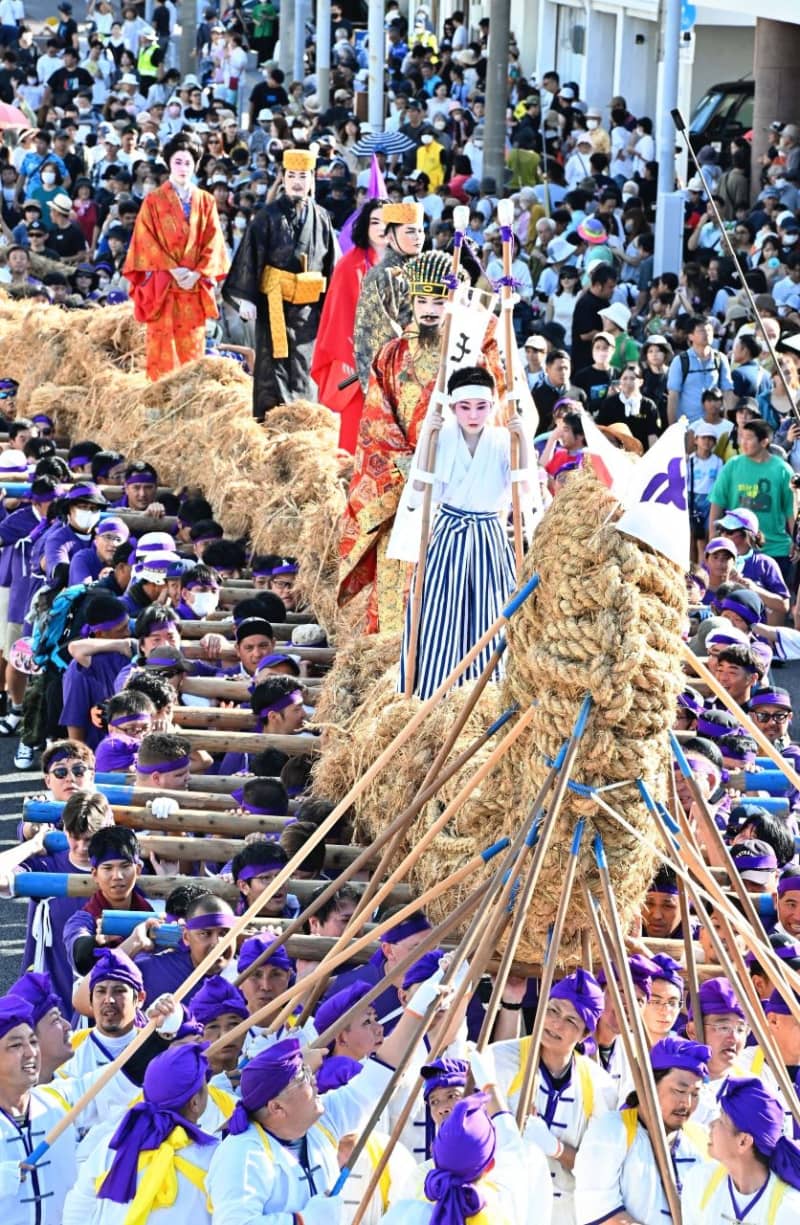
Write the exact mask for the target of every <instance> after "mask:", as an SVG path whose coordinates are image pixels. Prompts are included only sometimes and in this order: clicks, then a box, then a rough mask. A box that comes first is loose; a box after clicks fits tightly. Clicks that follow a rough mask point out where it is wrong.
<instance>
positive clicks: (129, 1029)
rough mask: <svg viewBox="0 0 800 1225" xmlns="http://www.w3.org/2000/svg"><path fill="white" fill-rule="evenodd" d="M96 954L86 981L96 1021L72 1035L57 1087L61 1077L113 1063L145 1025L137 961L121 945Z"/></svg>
mask: <svg viewBox="0 0 800 1225" xmlns="http://www.w3.org/2000/svg"><path fill="white" fill-rule="evenodd" d="M94 957H95V960H94V965H93V966H92V969H91V971H90V972H89V976H88V984H87V985H88V1001H89V1005H90V1008H91V1014H90V1015H91V1017H92V1020H93V1024H92V1027H91V1029H78V1030H76V1031H75V1033H74V1034H73V1035H72V1041H71V1045H72V1056H71V1058H70V1059H68V1060H67V1062H66V1063H64V1064H62V1065H61V1066H60V1067H59V1068H58V1071H57V1073H56V1087H57V1085H58V1079H59V1078H64V1079H69V1078H72V1077H77V1076H84V1075H85V1074H86V1073H87V1072H92V1071H94V1070H95V1069H97V1068H102V1067H105V1066H106V1064H109V1063H111V1061H112V1060H113V1059H116V1057H117V1055H119V1054H120V1052H121V1051H123V1050H125V1048H126V1047H127V1046H129V1045H130V1043H131V1042H132V1041H133V1040H134V1038H135V1037H136V1033H137V1030H138V1029H140V1028H141V1027H142V1025H144V1017H143V1016H142V1013H141V1011H140V1009H141V1006H142V1004H143V1003H144V999H145V994H144V984H143V982H142V975H141V972H140V970H139V968H138V966H137V965H136V963H135V962H134V961H133V960H132V959H131V958H130V957H129V956H128V955H127V953H125V952H123V950H122V948H121V947H120V948H116V949H111V948H99V949H96V950H95V954H94Z"/></svg>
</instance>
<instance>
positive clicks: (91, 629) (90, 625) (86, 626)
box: [81, 613, 128, 638]
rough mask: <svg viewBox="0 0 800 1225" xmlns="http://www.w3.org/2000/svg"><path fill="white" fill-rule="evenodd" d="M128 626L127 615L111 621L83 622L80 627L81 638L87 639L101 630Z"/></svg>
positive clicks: (124, 614)
mask: <svg viewBox="0 0 800 1225" xmlns="http://www.w3.org/2000/svg"><path fill="white" fill-rule="evenodd" d="M127 624H128V614H127V613H123V614H122V615H121V616H119V617H115V618H114V620H113V621H84V623H83V625H82V626H81V638H88V637H89V635H90V634H97V633H99V632H101V631H102V630H116V629H119V627H120V626H121V625H127Z"/></svg>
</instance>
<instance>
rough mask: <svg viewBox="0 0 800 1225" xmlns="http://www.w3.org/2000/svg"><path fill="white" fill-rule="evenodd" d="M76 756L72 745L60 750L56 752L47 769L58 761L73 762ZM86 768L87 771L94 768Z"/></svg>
mask: <svg viewBox="0 0 800 1225" xmlns="http://www.w3.org/2000/svg"><path fill="white" fill-rule="evenodd" d="M74 756H75V749H74V748H73V747H72V745H70V746H69V747H68V748H65V749H58V751H57V752H55V753H54V754H53V756H52V757H51V758H50V765H49V766H48V767H47V768H48V770H49V769H50V767H51V766H54V765H55V764H56V762H57V761H71V760H72V758H73V757H74ZM86 768H87V770H90V769H93V767H92V766H87V767H86Z"/></svg>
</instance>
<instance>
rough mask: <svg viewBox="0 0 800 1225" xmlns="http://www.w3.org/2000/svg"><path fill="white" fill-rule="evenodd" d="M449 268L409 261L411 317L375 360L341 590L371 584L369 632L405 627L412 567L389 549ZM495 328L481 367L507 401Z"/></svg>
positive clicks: (436, 254)
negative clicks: (395, 558) (404, 327)
mask: <svg viewBox="0 0 800 1225" xmlns="http://www.w3.org/2000/svg"><path fill="white" fill-rule="evenodd" d="M451 267H452V261H451V258H450V256H449V255H446V254H445V253H444V252H443V251H428V252H425V253H424V254H422V255H418V256H416V257H415V258H414V259H411V260H409V261H408V262H407V263H406V265H405V268H404V276H405V277H406V278H407V281H408V285H409V290H410V294H411V307H412V312H413V320H412V322H411V323H410V324H409V326H408V327H407V328H406V329H405V331H404V332H403V335H402V336H399V337H398V338H397V339H396V340H390V341H388V342H387V343H386V344H385V345H383V347H382V348H381V349H380V350H379V351H378V354H377V355H376V357H375V360H374V362H373V363H372V371H371V373H370V379H369V387H368V389H367V398H366V401H365V404H364V411H363V413H362V416H361V425H360V428H359V435H358V446H357V448H356V459H355V471H354V473H353V478H352V480H351V482H350V488H349V490H348V494H347V506H346V508H345V512H344V515H343V517H342V523H341V535H340V539H339V592H338V602H339V604H340V606H341V605H344V604H347V603H348V601H350V600H352V599H353V597H354V596H356V595H357V594H358V593H359V592H360V591H363V590H364V589H365V588H366V587H370V599H369V605H368V608H367V625H366V632H367V633H368V634H374V633H378V632H379V631H380V632H381V633H383V632H391V631H400V630H401V629H402V627H403V619H404V614H405V601H406V596H407V590H408V582H409V580H410V577H411V569H412V567H411V566H410V565H408V564H406V563H405V562H401V561H396V560H394V559H392V558H389V557H387V556H386V549H387V546H388V543H389V534H390V532H391V528H392V523H393V522H394V516H395V513H396V511H397V508H398V506H399V504H400V495H401V493H402V492H403V486H404V484H405V482H406V479H407V476H408V472H409V469H410V467H411V461H412V459H413V457H414V450H415V448H416V445H417V439H418V437H419V431H420V429H421V428H422V424H423V422H424V420H425V415H426V412H427V409H428V403H429V401H430V398H431V395H432V393H433V390H434V388H435V386H436V379H437V376H438V373H439V360H440V348H441V336H440V333H441V325H442V323H443V321H444V308H445V303H446V300H447V286H446V281H445V278H446V277H447V276H448V274H449V273H450V270H451ZM463 275H464V274H463V273H462V276H463ZM494 331H495V329H494V326H491V325H490V328H489V330H488V332H487V334H486V338H485V340H484V343H483V349H482V352H483V364H484V365H485V366H486V367H487V369H488V370H489V371H490V372H491V374H492V376H493V377H494V380H495V386H496V387H497V391H498V396H499V397H500V398H502V397H503V396H504V395H505V390H506V382H505V376H504V373H503V366H502V361H501V357H500V350H499V349H498V346H497V341H496V340H495V339H494Z"/></svg>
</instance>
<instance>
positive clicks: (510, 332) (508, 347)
mask: <svg viewBox="0 0 800 1225" xmlns="http://www.w3.org/2000/svg"><path fill="white" fill-rule="evenodd" d="M497 220H498V222H499V223H500V236H501V238H502V242H503V277H502V286H501V295H500V296H501V302H500V308H501V312H502V315H503V352H504V355H505V367H506V399H507V400H508V401H509V402H510V404H511V407H512V410H513V411H512V413H511V416H512V417H517V416H519V409H518V403H517V401H518V398H519V392H518V390H517V386H516V367H517V363H516V361H515V360H514V355H515V353H516V348H517V342H516V340H515V339H514V320H513V310H514V278H513V275H512V265H513V259H514V234H513V231H512V229H511V226H512V225H513V222H514V204H513V202H512V201H511V200H509V199H504V200H498V202H497ZM511 469H512V473H513V472H516V471H517V470H518V469H519V439H518V438H517V437H516V436H515V435H514V434H512V435H511ZM511 516H512V523H513V529H514V568H515V571H516V576H517V582H519V580H520V576H521V574H522V562H523V546H522V511H521V509H520V499H519V481H517V480H515V479H514V477H513V475H512V478H511Z"/></svg>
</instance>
